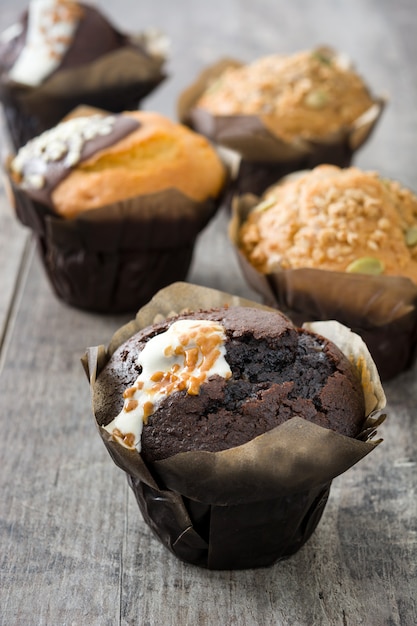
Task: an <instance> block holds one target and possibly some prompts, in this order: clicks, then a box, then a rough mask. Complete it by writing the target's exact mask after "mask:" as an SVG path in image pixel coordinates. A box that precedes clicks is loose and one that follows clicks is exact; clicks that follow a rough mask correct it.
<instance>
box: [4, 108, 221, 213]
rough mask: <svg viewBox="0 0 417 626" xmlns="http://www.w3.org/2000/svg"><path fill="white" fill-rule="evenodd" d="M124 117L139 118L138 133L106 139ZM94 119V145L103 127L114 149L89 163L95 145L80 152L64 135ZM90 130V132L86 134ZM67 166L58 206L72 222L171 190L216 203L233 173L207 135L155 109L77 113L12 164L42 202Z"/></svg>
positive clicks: (53, 195)
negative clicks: (63, 129)
mask: <svg viewBox="0 0 417 626" xmlns="http://www.w3.org/2000/svg"><path fill="white" fill-rule="evenodd" d="M117 117H118V118H123V119H124V120H125V121H126V120H135V121H136V122H135V123H133V126H132V127H133V130H131V131H130V132H128V133H127V134H124V136H122V138H118V139H113V140H111V139H109V140H107V139H106V137H107V138H108V137H111V135H110V134H109V133H111V126H110V121H108V120H111V119H112V118H117ZM90 119H91V124H92V125H93V124H95V125H96V126H97V125H98V128H95V127H92V128H93V130H94V133H93V134H92V137H94V139H91V141H97V136H100V135H101V134H103V133H102V132H101V129H100V124H102V125H103V132H104V131H105V140H106V142H107V143H105V147H103V148H102V149H98V150H95V151H94V152H93V153H92V154H91V155H89V156H88V157H87V158H83V157H82V154H83V151H84V147H82V146H81V145H79V144H80V142H84V144H86V143H87V141H88V140H86V139H85V138H84V139H82V138H81V139H79V141H78V142H77V141H75V147H74V146H72V145H71V141H72V139H77V138H75V137H74V138H73V137H72V136H69V137H67V135H68V132H67V133H66V135H64V134H63V132H61V133H60V132H59V129H60V127H62V126H63V125H64V124H66V123H67V124H71V123H79V122H80V121H84V120H85V121H88V120H90ZM85 131H86V129H84V127H83V132H84V135H85ZM84 135H83V137H84ZM73 143H74V142H73ZM57 149H58V152H56V151H57ZM73 152H74V155H73ZM32 162H35V163H34V165H33V163H32ZM62 162H64V166H65V168H66V171H65V176H64V177H63V178H62V177H60V179H59V180H58V181H57V182H56V184H55V185H54V186H53V188H52V189H51V191H50V200H51V203H50V204H51V206H52V208H53V210H54V211H55V212H56V213H58V214H59V215H61V216H63V217H66V218H73V217H76V216H77V215H78V214H80V213H83V212H84V211H89V210H91V209H95V208H99V207H103V206H106V205H109V204H113V203H115V202H119V201H122V200H126V199H129V198H134V197H137V196H142V195H148V194H154V193H157V192H160V191H165V190H167V189H177V190H178V191H180V192H182V193H183V194H184V195H185V196H187V197H188V198H191V200H194V201H196V202H202V201H205V200H207V199H209V198H216V197H217V196H218V195H219V194H220V192H221V190H222V188H223V186H224V183H225V178H226V171H225V167H224V166H223V164H222V162H221V160H220V158H219V156H218V155H217V153H216V151H215V150H214V148H213V147H212V145H211V144H210V143H209V141H208V140H207V139H206V138H205V137H203V136H202V135H199V134H198V133H196V132H194V131H192V130H190V129H188V128H187V127H185V126H183V125H182V124H178V123H175V122H173V121H171V120H170V119H168V118H167V117H165V116H163V115H160V114H159V113H154V112H151V111H129V112H125V113H123V114H122V115H121V116H108V117H104V116H100V115H91V116H89V117H82V116H78V115H76V116H74V118H73V119H69V120H67V121H66V122H64V123H63V124H60V125H58V126H56V127H55V129H51V130H50V131H47V132H46V133H43V135H40V136H39V137H38V138H35V139H34V140H32V141H31V142H29V144H27V146H25V147H24V148H23V149H21V151H19V153H18V155H17V157H16V158H15V159H14V160H13V161H12V162H11V174H12V176H13V178H14V180H15V182H16V183H17V184H19V185H20V186H21V187H22V189H24V190H25V192H26V193H27V194H28V195H29V196H31V194H32V195H33V196H34V197H35V198H36V194H38V195H39V193H40V194H42V191H44V189H43V186H45V185H46V183H45V181H46V180H47V179H48V175H49V173H51V174H53V173H54V172H55V171H56V169H57V167H58V166H59V165H60V164H61V163H62ZM32 165H33V167H32V169H30V167H31V166H32ZM26 171H27V172H29V173H28V174H27V173H25V172H26ZM30 172H35V174H33V173H32V174H30Z"/></svg>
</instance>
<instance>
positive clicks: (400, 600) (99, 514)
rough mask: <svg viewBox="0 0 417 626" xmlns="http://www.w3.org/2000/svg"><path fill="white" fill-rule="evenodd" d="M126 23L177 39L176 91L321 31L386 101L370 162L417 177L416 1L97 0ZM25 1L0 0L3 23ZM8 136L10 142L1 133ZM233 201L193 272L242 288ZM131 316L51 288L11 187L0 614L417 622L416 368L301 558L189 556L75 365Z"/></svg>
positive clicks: (193, 277) (104, 621)
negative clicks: (118, 456) (165, 535)
mask: <svg viewBox="0 0 417 626" xmlns="http://www.w3.org/2000/svg"><path fill="white" fill-rule="evenodd" d="M99 4H100V5H101V6H102V7H103V8H104V9H106V11H107V13H108V14H109V15H111V16H112V17H113V19H114V20H115V21H116V22H117V23H118V24H119V25H120V27H122V28H125V29H128V28H132V26H135V27H136V28H137V29H138V30H141V29H142V28H144V27H148V26H156V27H159V28H161V29H163V30H164V31H165V32H167V33H168V34H169V36H170V38H171V41H172V48H171V61H170V63H169V71H170V74H171V77H170V79H169V80H167V81H166V82H165V84H164V85H163V86H161V87H160V88H159V90H158V91H157V92H155V94H154V95H153V96H151V97H149V98H148V100H147V102H146V108H149V109H151V108H154V109H157V110H159V111H161V112H163V113H165V114H167V115H170V116H174V115H175V99H176V96H177V94H178V93H179V91H180V90H181V89H182V88H183V87H185V86H186V85H187V83H188V81H189V80H190V79H191V78H193V76H194V75H195V74H196V73H197V71H198V70H199V69H200V68H201V67H202V66H203V65H204V64H206V63H209V62H211V61H212V60H215V59H217V58H218V57H219V56H220V55H223V54H227V55H232V56H235V57H237V58H240V59H243V60H248V61H249V60H251V59H253V58H256V57H258V56H260V55H263V54H266V53H270V52H275V51H277V52H291V51H296V50H299V49H304V48H307V47H310V46H313V45H315V44H319V43H326V44H330V45H333V46H335V47H337V48H338V49H340V50H343V51H345V52H347V53H348V54H350V56H351V57H352V58H353V59H354V60H355V61H356V62H357V65H358V68H359V69H360V71H361V72H362V74H364V75H365V76H366V77H367V78H368V81H369V82H370V83H371V84H372V86H373V88H374V90H375V91H376V92H378V93H381V92H383V93H386V94H387V95H388V96H389V98H390V104H389V106H388V108H387V110H386V112H385V114H384V116H383V118H382V121H381V124H380V126H379V128H378V129H377V131H376V132H375V135H374V136H373V137H372V139H371V140H370V142H369V143H368V144H367V146H366V147H365V148H363V149H362V150H361V152H360V153H359V154H358V157H357V161H356V162H357V164H358V165H360V166H362V167H364V168H368V169H376V170H379V171H381V172H383V173H384V175H387V176H392V177H396V178H398V179H400V180H401V181H402V182H403V183H404V184H406V185H408V186H410V187H412V188H414V189H415V190H416V189H417V162H416V145H417V117H416V112H417V84H416V83H417V80H416V76H417V74H416V69H415V67H416V59H417V37H416V34H417V5H416V2H415V0H397V1H396V2H393V1H391V2H390V1H389V0H383V1H381V0H314V2H313V1H310V2H309V1H308V0H292V1H291V2H289V1H288V0H287V1H286V0H256V1H255V0H253V1H250V0H230V1H229V0H210V1H209V2H205V1H204V2H203V1H201V0H198V1H196V0H193V1H192V0H177V1H176V2H172V1H170V0H158V1H155V2H152V3H151V2H147V3H145V2H133V1H132V0H117V2H116V0H102V1H101V2H100V3H99ZM24 5H25V2H24V1H23V0H1V4H0V28H1V29H3V28H4V27H6V26H7V25H9V24H10V23H11V22H12V20H13V17H14V16H15V15H16V13H17V11H18V10H19V9H20V8H22V7H23V6H24ZM3 149H4V144H3ZM225 226H226V218H225V216H224V215H223V214H220V215H219V216H218V217H217V218H216V220H215V221H214V222H212V224H211V225H210V226H209V227H208V228H207V229H206V230H205V231H204V233H203V234H202V235H201V237H200V239H199V243H198V247H197V250H196V254H195V257H194V263H193V266H192V270H191V272H190V275H189V280H190V281H192V282H197V283H200V284H203V285H208V286H214V287H216V288H221V289H224V290H226V291H230V292H235V293H237V294H239V295H243V296H249V297H251V296H253V295H254V294H253V293H252V292H251V291H250V290H249V289H248V288H247V287H246V286H245V283H244V281H243V279H242V277H241V275H240V273H239V270H238V268H237V264H236V261H235V259H234V256H233V254H232V253H231V251H230V248H229V247H228V241H227V238H226V234H225ZM125 321H127V318H126V317H123V316H119V317H104V316H97V315H91V314H87V313H84V312H81V311H78V310H75V309H71V308H69V307H67V306H65V305H64V304H62V303H61V302H59V301H57V300H56V298H55V297H54V296H53V294H52V293H51V290H50V288H49V285H48V283H47V282H46V278H45V276H44V274H43V270H42V267H41V266H40V263H39V261H38V258H37V256H36V251H35V250H34V246H33V242H32V241H31V239H30V237H29V234H28V232H27V231H26V230H25V229H24V228H23V227H22V226H20V224H18V223H17V222H16V221H15V218H14V216H13V214H12V211H11V209H10V206H9V203H8V201H7V198H6V195H5V194H4V193H2V194H1V195H0V349H1V352H0V403H1V404H0V406H1V411H0V423H1V430H0V432H1V435H0V463H1V465H0V624H1V625H2V626H3V625H4V626H10V625H19V626H20V625H22V626H32V625H53V626H61V625H68V626H69V625H74V626H79V625H82V626H83V625H100V626H101V625H109V626H110V625H111V626H113V625H117V624H123V625H136V624H137V625H142V626H145V625H146V626H158V625H163V626H168V625H173V626H177V625H178V626H179V625H184V624H185V625H188V624H190V625H193V626H194V625H212V624H213V625H217V624H222V625H223V624H224V625H229V624H230V625H232V624H233V625H238V626H241V625H242V626H245V625H259V626H267V625H272V624H274V625H275V624H276V625H283V626H298V625H300V626H311V625H323V626H359V625H364V626H383V625H389V626H394V625H396V626H397V625H402V626H412V625H414V624H416V623H417V609H416V585H417V583H416V568H415V566H416V560H417V559H416V557H417V550H416V530H417V528H416V517H417V515H416V514H417V505H416V495H415V488H416V448H417V443H416V423H417V422H416V415H415V413H416V405H417V381H416V369H414V370H413V371H410V372H408V373H406V374H404V375H402V376H400V377H398V378H397V379H396V380H394V381H392V382H390V383H389V384H387V385H386V393H387V397H388V410H389V415H390V417H389V420H388V421H387V422H386V424H385V425H384V426H383V427H381V428H380V434H381V436H383V438H384V443H383V444H382V445H381V446H380V447H379V448H378V449H377V450H376V451H375V452H374V453H372V454H371V455H370V456H369V457H367V458H366V459H364V460H363V461H362V462H361V463H359V464H358V465H356V466H355V467H354V468H352V469H351V470H349V471H348V472H346V473H345V474H344V475H342V476H340V477H339V478H337V479H336V480H335V481H334V483H333V487H332V492H331V497H330V500H329V503H328V505H327V508H326V510H325V514H324V516H323V519H322V521H321V523H320V525H319V527H318V529H317V531H316V533H315V534H314V535H313V537H312V538H311V540H310V541H309V542H308V543H307V544H306V545H305V546H304V547H303V548H302V549H301V551H300V552H299V553H298V554H296V555H295V556H293V557H292V558H291V559H289V560H287V561H285V562H282V563H279V564H277V565H275V566H274V567H271V568H268V569H263V570H247V571H241V572H207V571H204V570H200V569H198V568H196V567H192V566H189V565H185V564H182V563H181V562H179V561H178V560H176V559H175V557H173V556H172V555H171V554H170V553H169V552H168V551H167V550H166V549H165V548H163V547H162V546H161V545H160V544H159V543H158V542H157V541H156V539H154V537H153V536H152V535H151V532H150V530H149V529H148V528H147V526H146V525H145V524H144V522H143V521H142V519H141V517H140V514H139V512H138V510H137V507H136V504H135V502H134V499H133V496H132V495H131V494H130V492H129V489H128V486H127V483H126V480H125V477H124V475H123V473H122V472H121V471H120V470H118V469H117V468H116V467H115V466H114V465H113V463H112V461H111V460H110V457H109V456H108V454H107V452H106V450H105V449H104V446H103V445H102V443H101V441H100V439H99V437H98V435H97V433H96V430H95V425H94V424H93V419H92V416H91V411H90V399H89V389H88V385H87V382H86V380H85V376H84V373H83V371H82V369H81V366H80V362H79V359H80V356H81V354H82V353H83V351H84V349H85V347H86V346H88V345H95V344H99V343H106V342H107V341H108V340H109V339H110V337H111V335H112V334H113V332H114V331H115V330H116V328H117V327H118V326H119V325H120V324H121V323H123V322H125Z"/></svg>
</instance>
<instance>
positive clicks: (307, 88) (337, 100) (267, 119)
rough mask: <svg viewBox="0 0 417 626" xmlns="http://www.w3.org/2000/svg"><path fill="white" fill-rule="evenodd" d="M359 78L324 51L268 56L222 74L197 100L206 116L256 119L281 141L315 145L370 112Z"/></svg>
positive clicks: (341, 60) (370, 103) (343, 62)
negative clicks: (303, 141)
mask: <svg viewBox="0 0 417 626" xmlns="http://www.w3.org/2000/svg"><path fill="white" fill-rule="evenodd" d="M373 103H374V101H373V99H372V96H371V95H370V93H369V90H368V87H367V86H366V85H365V83H364V81H363V80H362V78H361V77H360V76H359V75H358V74H357V73H356V72H355V71H354V70H353V69H352V68H351V66H350V64H349V62H348V61H347V60H346V58H344V57H341V56H340V57H338V56H335V55H334V53H333V52H332V51H331V50H327V49H325V48H322V49H318V50H314V51H309V50H308V51H302V52H298V53H296V54H293V55H289V56H287V55H282V54H281V55H280V54H273V55H270V56H267V57H262V58H261V59H258V60H256V61H254V62H253V63H250V64H248V65H243V66H241V67H232V68H227V69H226V70H225V71H224V72H223V73H222V74H221V75H220V76H219V77H218V78H217V79H216V80H215V81H213V83H212V84H211V85H210V87H209V88H208V89H207V91H205V92H204V93H203V94H202V96H201V97H200V98H199V99H198V100H197V102H196V107H198V108H201V109H204V110H205V111H208V112H209V113H211V114H212V115H222V116H227V115H259V116H262V119H263V121H264V123H265V125H266V126H267V127H268V128H269V129H270V130H271V131H272V132H273V134H274V135H277V136H278V137H280V138H282V139H283V140H284V141H288V142H292V141H293V140H294V139H296V138H300V137H301V138H303V139H319V138H321V137H324V136H327V135H332V134H333V133H337V132H338V131H339V130H340V129H341V128H345V127H349V126H351V125H352V124H353V123H354V122H355V120H357V119H358V118H359V117H360V116H361V115H362V114H363V113H365V112H366V111H367V110H368V109H370V108H371V107H372V106H373Z"/></svg>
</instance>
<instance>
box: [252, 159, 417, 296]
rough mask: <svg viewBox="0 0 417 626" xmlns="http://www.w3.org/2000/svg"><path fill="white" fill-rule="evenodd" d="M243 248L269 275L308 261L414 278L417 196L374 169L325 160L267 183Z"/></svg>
mask: <svg viewBox="0 0 417 626" xmlns="http://www.w3.org/2000/svg"><path fill="white" fill-rule="evenodd" d="M240 247H241V250H242V252H243V253H244V254H245V255H246V256H247V258H248V260H249V261H250V263H251V264H252V265H253V266H254V267H255V268H256V269H257V270H258V271H260V272H262V273H265V274H267V273H270V272H274V271H276V270H278V269H279V268H282V269H289V268H292V269H296V268H305V267H310V268H317V269H325V270H332V271H337V272H359V273H369V274H377V275H379V274H382V275H387V276H406V277H408V278H410V279H411V280H412V281H413V282H414V283H416V284H417V197H416V196H415V195H414V194H413V193H412V192H411V191H409V190H408V189H405V188H404V187H402V186H401V185H400V184H399V183H397V182H395V181H391V180H388V179H385V178H381V177H380V176H379V175H378V174H377V173H375V172H364V171H361V170H360V169H358V168H355V167H350V168H346V169H340V168H338V167H335V166H332V165H321V166H318V167H316V168H315V169H314V170H312V171H310V172H307V173H304V174H302V175H301V176H299V177H289V178H288V179H287V180H284V181H283V182H282V183H278V184H277V185H275V186H273V187H271V188H269V189H268V191H267V192H266V193H265V195H264V197H263V199H262V201H261V203H260V204H258V205H257V206H255V207H254V209H253V210H252V211H251V213H250V214H249V216H248V218H247V220H246V222H245V223H244V224H243V225H242V227H241V230H240Z"/></svg>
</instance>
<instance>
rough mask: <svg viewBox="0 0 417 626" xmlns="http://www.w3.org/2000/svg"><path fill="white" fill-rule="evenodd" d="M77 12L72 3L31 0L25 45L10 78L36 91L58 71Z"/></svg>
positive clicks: (73, 31)
mask: <svg viewBox="0 0 417 626" xmlns="http://www.w3.org/2000/svg"><path fill="white" fill-rule="evenodd" d="M79 20H80V10H79V8H78V5H77V3H76V2H72V1H71V0H32V2H31V3H30V4H29V8H28V27H27V35H26V43H25V46H24V47H23V49H22V51H21V53H20V54H19V56H18V58H17V60H16V62H15V64H14V65H13V67H12V68H11V70H10V72H9V77H10V78H11V79H12V80H14V81H15V82H18V83H22V84H24V85H28V86H30V87H36V86H37V85H40V84H41V83H42V82H43V81H44V80H45V78H47V76H49V75H50V74H51V73H52V72H53V71H54V70H55V69H56V68H57V67H59V65H60V63H61V61H62V58H63V56H64V55H65V53H66V52H67V50H68V48H69V47H70V45H71V44H72V41H73V37H74V33H75V30H76V28H77V26H78V23H79Z"/></svg>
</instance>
